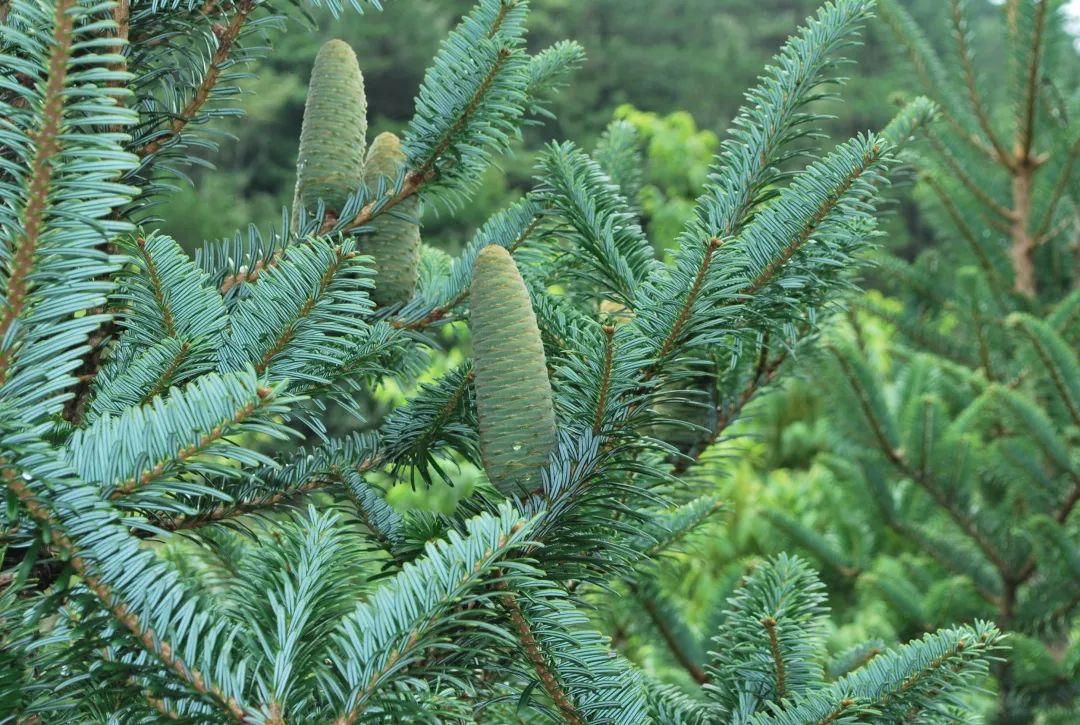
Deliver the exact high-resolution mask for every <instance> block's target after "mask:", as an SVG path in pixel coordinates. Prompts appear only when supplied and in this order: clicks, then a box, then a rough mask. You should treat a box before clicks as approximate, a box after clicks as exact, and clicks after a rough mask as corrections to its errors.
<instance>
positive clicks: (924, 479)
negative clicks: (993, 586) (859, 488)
mask: <svg viewBox="0 0 1080 725" xmlns="http://www.w3.org/2000/svg"><path fill="white" fill-rule="evenodd" d="M827 348H828V349H829V350H830V351H831V352H832V353H833V357H834V358H835V359H836V361H837V363H838V364H839V366H840V369H841V371H842V372H843V374H844V377H845V378H846V379H847V381H848V383H849V384H850V385H851V387H852V389H853V390H854V391H855V394H856V397H857V398H858V401H859V406H860V408H861V409H862V413H863V417H864V418H865V419H866V422H867V423H868V424H869V425H870V430H871V431H872V432H873V434H874V437H875V438H876V439H877V441H878V447H879V448H880V449H881V451H882V453H884V454H885V458H886V459H887V460H888V461H889V463H891V464H892V465H893V466H895V467H896V468H897V470H899V471H900V472H901V473H903V474H904V475H905V476H907V477H908V478H910V479H911V480H912V481H913V482H914V483H916V484H918V485H919V487H920V488H922V489H923V490H924V491H925V492H926V493H927V494H929V496H930V498H931V499H932V500H933V501H934V503H936V504H937V505H938V506H939V507H940V508H941V509H942V510H943V511H945V512H946V513H947V514H948V515H949V518H951V519H952V520H953V523H955V524H956V525H957V527H958V528H959V529H960V530H961V531H963V532H964V534H965V535H966V536H967V537H968V538H969V539H971V541H972V542H973V543H974V544H975V545H976V546H977V547H978V549H979V550H980V551H981V552H982V553H983V555H985V556H986V558H987V559H988V560H989V561H990V562H991V563H992V564H993V565H994V567H995V568H996V569H997V570H998V573H999V574H1000V575H1001V578H1002V580H1008V579H1009V577H1010V574H1011V568H1010V567H1009V565H1008V563H1007V562H1006V561H1005V559H1004V558H1003V557H1002V555H1001V553H1000V552H999V551H998V550H997V549H996V548H995V547H994V545H993V544H992V542H991V540H990V539H989V538H988V537H987V536H986V534H985V533H984V532H982V531H980V530H979V529H978V527H977V526H976V524H975V522H974V521H973V520H972V519H971V517H969V516H967V515H966V514H965V513H964V512H963V511H961V510H960V509H959V508H957V507H956V503H955V502H954V501H953V500H952V499H951V498H950V497H949V496H948V495H947V494H946V493H945V492H944V491H942V490H941V489H940V488H939V487H938V486H937V484H936V483H935V482H934V480H933V479H932V477H930V476H929V475H928V472H926V471H920V470H918V469H916V468H913V467H912V466H911V464H910V463H909V461H908V460H907V458H906V457H905V456H904V454H903V452H902V451H901V450H899V449H898V448H895V447H893V446H892V445H891V444H890V443H889V440H888V437H887V436H886V435H885V432H884V428H883V427H882V425H881V421H879V420H878V418H877V415H875V413H874V409H873V406H872V405H871V404H870V402H869V400H868V399H867V395H866V391H865V390H864V389H863V386H862V383H861V382H860V381H859V378H858V376H857V375H855V373H854V371H853V370H852V369H851V364H850V363H849V362H848V360H847V359H846V358H845V356H844V355H843V354H842V353H840V351H839V350H837V349H836V348H835V347H833V346H831V345H830V346H827Z"/></svg>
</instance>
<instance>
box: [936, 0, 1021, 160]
mask: <svg viewBox="0 0 1080 725" xmlns="http://www.w3.org/2000/svg"><path fill="white" fill-rule="evenodd" d="M949 5H950V8H951V10H952V12H951V13H950V18H951V20H952V26H953V37H954V38H955V39H956V45H957V51H958V52H959V55H960V65H961V67H962V68H963V70H964V85H965V86H966V87H967V92H968V100H969V101H971V108H972V110H973V111H974V112H975V118H976V120H977V121H978V123H979V127H980V128H981V129H982V132H983V135H984V136H986V138H987V140H988V141H989V142H990V145H991V146H992V147H993V149H994V154H995V155H996V156H997V158H998V160H999V161H1000V162H1001V163H1002V164H1003V165H1005V166H1011V165H1012V163H1013V161H1012V159H1011V158H1010V156H1009V154H1008V152H1007V151H1006V150H1005V148H1004V147H1003V146H1002V145H1001V141H999V140H998V137H997V134H996V133H995V132H994V128H993V126H992V125H991V123H990V117H989V116H988V115H987V113H986V107H985V106H984V105H983V100H982V97H981V96H980V94H979V88H978V85H977V83H976V77H975V64H974V62H973V60H972V55H971V48H970V47H969V46H968V29H967V19H966V18H965V17H964V11H963V8H962V7H961V4H960V0H949Z"/></svg>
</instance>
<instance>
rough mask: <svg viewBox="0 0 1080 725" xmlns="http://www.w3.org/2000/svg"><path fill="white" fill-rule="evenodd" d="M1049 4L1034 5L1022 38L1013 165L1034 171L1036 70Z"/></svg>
mask: <svg viewBox="0 0 1080 725" xmlns="http://www.w3.org/2000/svg"><path fill="white" fill-rule="evenodd" d="M1049 6H1050V3H1049V2H1047V0H1041V1H1040V2H1037V3H1035V11H1034V12H1035V18H1034V26H1033V27H1032V30H1031V37H1030V38H1027V39H1024V40H1025V41H1026V43H1027V45H1026V47H1025V51H1024V52H1025V53H1026V54H1027V56H1028V57H1027V61H1028V62H1027V67H1026V68H1025V83H1024V94H1023V98H1022V99H1020V101H1019V103H1020V112H1019V114H1018V123H1017V127H1016V163H1017V165H1018V166H1019V167H1020V168H1021V169H1027V168H1033V167H1035V166H1037V165H1038V164H1039V163H1040V162H1039V161H1038V160H1037V159H1036V158H1034V157H1033V156H1032V148H1033V146H1034V144H1035V113H1036V111H1037V110H1038V105H1039V95H1040V92H1041V88H1040V87H1039V86H1040V84H1039V68H1040V66H1041V64H1042V54H1043V41H1044V40H1045V34H1046V33H1045V30H1046V14H1047V9H1048V8H1049Z"/></svg>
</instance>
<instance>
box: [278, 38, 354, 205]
mask: <svg viewBox="0 0 1080 725" xmlns="http://www.w3.org/2000/svg"><path fill="white" fill-rule="evenodd" d="M366 143H367V96H366V95H365V94H364V77H363V75H362V74H361V73H360V65H359V64H358V63H357V61H356V54H355V53H353V50H352V48H350V47H349V46H348V44H347V43H345V42H344V41H341V40H329V41H327V42H326V43H325V44H324V45H323V47H322V48H321V49H320V50H319V54H318V56H316V58H315V67H314V68H312V70H311V83H310V84H309V85H308V96H307V104H306V105H305V106H304V125H303V127H302V128H301V131H300V153H299V154H298V155H297V159H296V196H295V199H294V202H293V216H294V217H295V216H296V215H297V213H298V212H299V211H300V208H301V207H303V208H304V209H307V210H308V211H314V210H315V208H316V207H317V206H318V203H319V200H320V199H321V200H322V201H323V203H324V204H325V205H326V210H327V211H328V212H329V213H332V214H338V213H340V211H341V208H342V207H343V206H344V205H345V202H346V201H347V200H348V198H349V195H350V194H352V193H353V192H355V191H356V190H357V189H358V188H359V187H360V184H361V183H362V182H363V180H364V151H365V146H366Z"/></svg>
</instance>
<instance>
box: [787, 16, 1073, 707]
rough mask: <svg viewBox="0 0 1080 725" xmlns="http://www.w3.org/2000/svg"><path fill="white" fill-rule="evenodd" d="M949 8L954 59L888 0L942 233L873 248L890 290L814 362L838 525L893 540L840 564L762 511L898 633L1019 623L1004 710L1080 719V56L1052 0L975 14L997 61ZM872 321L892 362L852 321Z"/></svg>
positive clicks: (923, 195) (923, 189)
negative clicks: (874, 593)
mask: <svg viewBox="0 0 1080 725" xmlns="http://www.w3.org/2000/svg"><path fill="white" fill-rule="evenodd" d="M944 5H945V6H946V7H945V12H943V13H941V14H940V17H939V18H938V20H937V22H940V23H942V24H943V25H944V24H947V25H948V27H949V28H950V29H951V30H952V33H953V45H952V47H951V48H950V49H949V50H948V53H949V55H947V56H946V55H939V52H940V49H939V48H937V47H935V46H934V44H933V43H931V42H929V41H928V40H927V37H926V36H927V34H926V33H924V32H923V31H921V30H920V29H919V26H918V24H917V23H916V22H915V21H914V20H913V19H912V17H911V16H910V14H909V12H908V9H907V8H906V3H901V2H897V1H896V0H882V16H883V18H884V20H885V21H886V22H887V24H888V25H889V26H890V27H891V28H893V29H894V30H895V31H896V33H897V38H898V41H899V42H900V43H901V45H902V47H903V48H904V49H905V50H906V52H907V53H908V54H909V55H910V57H911V61H912V64H913V68H914V70H915V72H916V74H917V75H918V76H919V77H920V78H921V79H922V80H923V82H924V84H925V91H926V92H927V93H928V94H929V95H931V97H933V98H935V99H936V100H939V101H940V103H941V106H940V117H939V118H938V119H937V120H936V121H935V123H933V124H931V125H929V126H928V127H927V128H926V131H925V136H926V139H925V141H924V142H923V143H921V144H920V145H919V146H917V147H915V150H914V151H913V152H909V154H910V156H909V158H910V160H911V161H912V162H913V163H914V164H915V165H916V167H917V168H918V170H919V178H920V184H919V187H918V188H917V196H918V197H919V199H920V201H921V202H923V207H924V209H925V211H926V214H927V218H928V219H929V220H930V222H931V223H932V225H933V227H932V229H933V236H934V239H932V240H928V242H933V245H932V248H930V249H928V250H927V251H925V252H923V253H922V254H921V255H920V256H919V257H917V258H916V259H915V260H913V261H911V262H910V263H909V262H907V261H904V260H901V259H898V258H896V257H892V256H886V255H882V256H880V257H879V258H878V259H879V268H880V273H881V274H880V276H881V278H882V279H883V280H884V281H885V282H886V286H887V288H888V290H889V291H890V292H892V293H894V294H895V295H896V298H897V299H895V300H882V299H881V298H880V297H876V298H873V299H863V300H859V302H858V309H859V313H858V314H857V315H853V316H852V317H851V320H852V321H853V323H854V326H853V329H851V330H849V332H850V333H852V334H844V335H841V334H837V335H835V336H834V337H835V338H836V339H835V340H833V341H832V342H830V344H829V346H828V350H829V355H827V356H826V359H825V365H824V370H825V372H826V373H827V376H826V377H825V378H824V379H825V380H826V381H827V383H828V384H829V395H830V402H829V405H828V413H829V419H830V421H831V422H832V424H833V425H835V426H836V428H837V431H836V433H837V436H836V437H837V441H836V444H835V445H836V450H837V452H838V453H840V454H841V455H843V456H845V457H846V458H848V459H849V460H850V462H851V465H850V467H849V468H848V469H847V476H848V477H850V480H851V481H852V483H855V484H861V485H862V486H864V487H865V490H866V493H867V495H866V496H865V497H860V498H858V499H855V500H854V501H853V502H852V509H853V510H852V511H851V514H850V518H851V520H852V521H864V522H866V525H869V526H870V527H873V528H876V529H888V530H889V531H890V532H891V533H890V535H888V536H883V537H880V538H879V539H877V540H876V541H875V542H874V545H873V546H871V547H868V548H867V549H866V550H865V551H864V552H862V553H861V554H860V555H859V556H858V557H849V556H844V555H841V554H839V552H836V551H835V550H831V549H830V547H828V546H827V545H826V539H825V538H823V537H816V538H815V536H814V535H813V534H812V533H811V532H808V531H805V530H801V529H800V528H799V527H798V526H797V525H794V524H792V522H790V521H788V520H785V519H784V518H783V517H782V516H775V517H773V520H774V521H775V522H776V523H777V524H778V528H780V529H781V530H783V531H785V532H786V533H787V534H788V535H789V536H790V537H791V539H792V540H794V541H796V542H798V544H799V545H800V546H801V547H803V548H804V549H806V550H807V551H809V552H811V553H813V554H814V555H815V556H816V557H817V558H818V559H819V560H820V561H821V562H822V563H824V564H825V565H826V566H829V567H832V568H833V569H834V570H836V571H838V572H840V573H842V574H843V575H845V576H851V577H856V576H858V577H862V578H863V579H864V581H865V582H866V583H868V584H871V585H872V587H873V588H874V589H877V590H879V591H880V592H881V594H882V596H883V598H884V599H885V600H886V601H888V602H889V603H890V606H891V608H892V609H893V610H894V614H895V618H896V621H897V622H898V625H899V626H900V627H902V628H905V629H906V630H907V631H917V630H918V629H922V628H926V627H928V626H931V627H932V626H939V625H942V624H945V623H948V622H950V621H956V620H961V619H972V618H981V619H986V620H990V621H994V622H996V623H997V624H998V626H1000V627H1002V628H1003V629H1006V630H1011V631H1012V633H1013V635H1014V636H1013V638H1012V641H1013V642H1014V643H1015V646H1014V647H1013V650H1012V652H1011V653H1009V654H1008V655H1003V656H1004V659H1003V661H1002V662H1000V663H998V664H996V665H995V666H994V667H993V669H992V672H993V674H994V677H995V679H996V691H997V695H998V702H997V709H996V720H997V722H1000V723H1019V722H1031V721H1038V722H1048V723H1056V722H1071V721H1074V720H1076V718H1077V717H1078V715H1080V710H1078V709H1077V708H1078V700H1080V688H1078V687H1077V685H1076V683H1077V674H1078V673H1080V671H1078V670H1077V664H1076V663H1077V661H1078V660H1077V657H1076V653H1077V652H1080V643H1078V641H1077V636H1076V633H1077V621H1078V620H1077V612H1078V609H1080V588H1078V586H1077V585H1076V581H1075V568H1074V565H1075V562H1076V561H1077V559H1078V557H1080V555H1078V552H1080V548H1078V546H1077V542H1078V541H1080V529H1078V526H1080V521H1078V519H1077V514H1076V509H1077V503H1078V502H1080V458H1078V457H1077V451H1078V450H1080V415H1078V408H1077V406H1076V401H1077V396H1078V393H1080V361H1078V358H1077V350H1078V349H1080V348H1078V347H1077V332H1078V328H1077V318H1076V316H1075V315H1074V314H1073V313H1072V310H1074V309H1075V299H1076V291H1075V290H1076V286H1077V284H1078V278H1077V272H1078V269H1077V266H1076V263H1075V253H1076V250H1075V233H1074V231H1073V228H1074V225H1075V219H1076V212H1077V204H1078V199H1077V196H1076V193H1075V192H1076V184H1077V179H1078V171H1080V165H1078V164H1076V159H1077V155H1078V153H1080V128H1078V126H1077V124H1076V116H1075V114H1074V113H1072V111H1071V110H1067V109H1074V108H1076V103H1077V97H1076V93H1075V91H1074V90H1073V89H1074V88H1075V84H1074V83H1072V81H1071V80H1069V79H1072V78H1075V76H1076V74H1077V73H1078V72H1080V64H1078V63H1077V58H1076V52H1075V49H1074V48H1073V47H1072V44H1071V43H1070V42H1068V41H1063V40H1062V39H1063V38H1064V37H1065V35H1064V31H1063V29H1062V27H1061V22H1062V21H1061V17H1060V15H1059V14H1058V10H1059V9H1060V3H1056V2H1050V1H1046V2H1026V1H1025V0H1020V1H1017V2H1010V3H1006V4H1004V6H1003V7H1002V8H1001V10H1000V15H1001V17H999V18H998V22H997V24H996V29H995V28H994V26H985V25H984V26H982V28H983V30H984V31H985V32H986V33H987V35H988V37H1005V38H1006V39H1007V42H1006V43H1005V44H1004V45H1003V49H1004V50H1003V52H1002V53H999V54H998V57H993V58H987V57H984V56H979V55H977V52H978V51H977V49H978V47H979V38H978V33H976V32H975V26H974V25H972V24H971V21H972V17H973V13H974V12H975V5H974V4H973V3H967V2H963V1H962V0H950V2H948V3H944ZM993 32H996V33H997V35H990V34H991V33H993ZM992 78H993V79H996V78H1007V79H1008V82H991V79H992ZM900 131H901V132H902V133H903V135H907V134H908V133H909V130H908V129H900ZM883 325H884V329H885V330H887V331H888V332H887V334H888V335H889V340H888V347H887V353H886V356H885V358H884V360H882V359H881V355H882V351H881V350H880V349H878V350H875V349H874V346H873V345H872V344H871V343H870V342H868V336H867V335H866V334H864V333H865V331H867V330H874V329H880V328H881V326H883ZM827 520H828V521H830V522H831V523H830V526H832V527H833V528H837V527H839V528H843V526H844V524H843V522H842V521H838V520H837V517H836V516H832V515H830V516H827ZM831 534H832V532H827V534H826V536H830V535H831ZM875 558H876V559H877V561H876V562H875V561H874V559H875ZM863 572H865V573H863Z"/></svg>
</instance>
